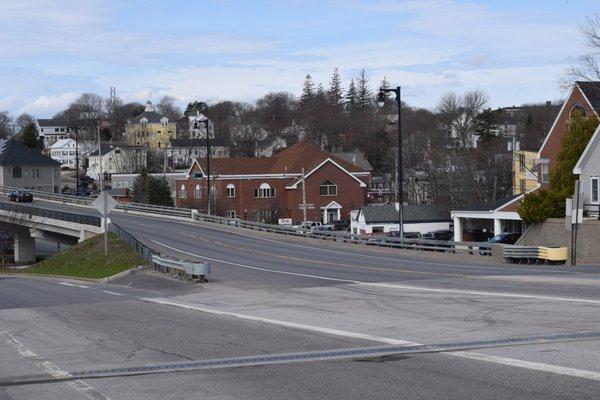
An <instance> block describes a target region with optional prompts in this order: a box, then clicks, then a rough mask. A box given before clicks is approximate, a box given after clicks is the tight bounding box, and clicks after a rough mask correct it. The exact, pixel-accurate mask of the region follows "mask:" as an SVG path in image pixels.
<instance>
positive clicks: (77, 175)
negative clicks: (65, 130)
mask: <svg viewBox="0 0 600 400" xmlns="http://www.w3.org/2000/svg"><path fill="white" fill-rule="evenodd" d="M73 129H75V182H76V183H75V185H76V189H75V193H76V194H79V128H78V127H76V126H75V127H73Z"/></svg>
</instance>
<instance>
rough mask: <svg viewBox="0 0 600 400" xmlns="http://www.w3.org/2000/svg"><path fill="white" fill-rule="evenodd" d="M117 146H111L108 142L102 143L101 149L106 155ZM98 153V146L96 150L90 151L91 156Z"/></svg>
mask: <svg viewBox="0 0 600 400" xmlns="http://www.w3.org/2000/svg"><path fill="white" fill-rule="evenodd" d="M114 147H115V146H111V145H110V144H108V143H106V144H105V143H102V144H100V151H101V152H102V155H105V154H107V153H109V152H110V151H111V150H112V149H113V148H114ZM97 155H98V148H96V150H94V151H92V152H91V153H90V156H97Z"/></svg>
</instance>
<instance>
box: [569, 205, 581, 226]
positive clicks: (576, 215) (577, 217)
mask: <svg viewBox="0 0 600 400" xmlns="http://www.w3.org/2000/svg"><path fill="white" fill-rule="evenodd" d="M581 221H583V208H574V209H572V210H571V223H572V224H580V223H581Z"/></svg>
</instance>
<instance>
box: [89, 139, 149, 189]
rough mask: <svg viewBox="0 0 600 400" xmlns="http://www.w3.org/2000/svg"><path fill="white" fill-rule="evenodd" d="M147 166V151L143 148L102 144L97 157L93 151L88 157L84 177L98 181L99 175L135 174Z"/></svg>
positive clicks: (96, 152)
mask: <svg viewBox="0 0 600 400" xmlns="http://www.w3.org/2000/svg"><path fill="white" fill-rule="evenodd" d="M147 164H148V151H147V150H146V149H145V148H143V147H134V146H113V145H108V144H103V145H102V146H101V152H100V155H99V152H98V150H94V151H93V152H92V153H90V155H89V166H88V169H87V172H86V175H87V176H89V177H90V178H92V179H95V180H98V179H100V173H101V172H103V173H105V174H109V175H112V174H117V173H121V174H123V173H137V172H139V171H140V170H141V169H142V168H146V167H147Z"/></svg>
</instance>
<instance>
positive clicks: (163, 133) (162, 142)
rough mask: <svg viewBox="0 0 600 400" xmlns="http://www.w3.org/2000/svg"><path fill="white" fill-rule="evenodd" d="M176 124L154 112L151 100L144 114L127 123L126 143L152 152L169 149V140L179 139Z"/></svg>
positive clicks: (147, 103)
mask: <svg viewBox="0 0 600 400" xmlns="http://www.w3.org/2000/svg"><path fill="white" fill-rule="evenodd" d="M176 133H177V132H176V123H175V121H173V122H171V121H169V119H168V118H167V117H165V116H164V115H161V114H159V113H157V112H156V111H154V107H153V106H152V103H151V102H150V100H148V101H147V102H146V109H145V110H144V112H143V113H141V114H139V115H136V116H135V117H134V118H133V119H131V120H129V121H127V125H126V126H125V141H126V142H127V144H128V145H130V146H143V147H147V148H149V149H152V150H156V149H162V148H165V147H168V144H169V140H171V139H175V138H177V134H176Z"/></svg>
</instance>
